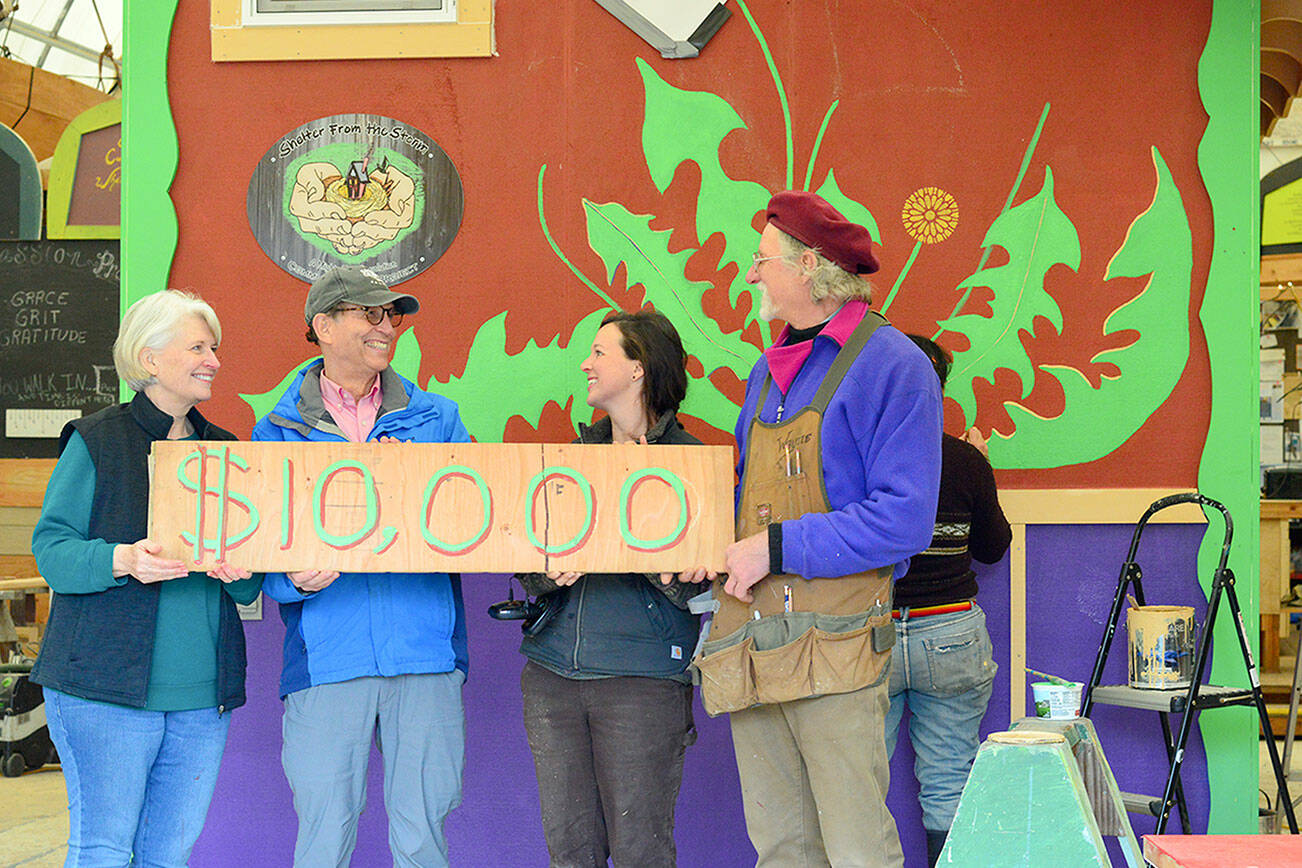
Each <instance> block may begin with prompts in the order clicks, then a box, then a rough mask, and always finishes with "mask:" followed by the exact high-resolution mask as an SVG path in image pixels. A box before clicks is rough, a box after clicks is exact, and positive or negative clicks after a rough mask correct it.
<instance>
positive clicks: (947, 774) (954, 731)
mask: <svg viewBox="0 0 1302 868" xmlns="http://www.w3.org/2000/svg"><path fill="white" fill-rule="evenodd" d="M901 615H902V616H903V617H901V618H899V619H898V620H896V622H895V648H894V649H893V650H892V652H891V686H890V694H891V709H890V711H889V712H888V713H887V715H886V752H887V753H888V754H894V753H895V739H896V737H897V735H898V732H899V728H900V719H901V718H902V717H903V715H904V709H905V707H906V706H907V707H908V709H909V739H910V741H912V742H913V753H914V756H915V760H914V763H913V772H914V774H915V775H916V776H917V778H918V787H919V792H918V800H919V802H921V804H922V825H923V827H924V828H926V829H930V830H932V831H936V832H944V831H947V830H948V829H949V827H950V824H951V823H953V822H954V810H955V808H957V807H958V797H959V795H960V794H961V793H962V792H963V785H964V784H965V783H967V775H968V772H969V771H970V770H971V769H972V760H973V758H975V757H976V752H977V748H978V747H980V745H981V736H980V733H979V731H978V730H979V727H980V726H981V718H983V717H985V713H986V706H987V705H988V704H989V702H990V693H991V690H992V688H993V686H994V680H995V672H996V670H997V669H998V667H997V666H996V664H995V661H994V660H993V659H992V650H993V649H992V648H991V645H990V634H989V633H987V632H986V615H985V612H983V611H981V608H980V607H979V606H977V605H976V604H975V603H974V604H973V605H972V609H971V610H970V611H967V612H953V613H950V614H947V615H927V616H924V617H919V618H909V617H908V609H903V610H901Z"/></svg>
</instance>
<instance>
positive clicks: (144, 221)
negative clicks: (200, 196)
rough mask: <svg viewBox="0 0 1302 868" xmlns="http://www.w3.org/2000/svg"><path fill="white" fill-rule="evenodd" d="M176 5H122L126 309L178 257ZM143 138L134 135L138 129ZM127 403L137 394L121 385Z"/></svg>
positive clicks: (166, 0) (146, 1)
mask: <svg viewBox="0 0 1302 868" xmlns="http://www.w3.org/2000/svg"><path fill="white" fill-rule="evenodd" d="M176 4H177V0H132V2H130V3H124V4H123V8H122V46H123V47H122V54H123V57H126V58H128V60H127V61H126V62H125V63H124V64H123V65H122V158H123V159H122V277H121V283H120V286H121V290H120V292H121V309H122V310H124V311H125V310H126V309H127V307H128V306H129V305H130V304H131V303H132V302H134V301H136V300H138V299H140V298H143V297H144V296H146V295H148V294H149V293H151V292H157V291H158V290H160V289H166V288H167V280H168V274H169V273H170V271H171V269H172V256H173V255H174V254H175V253H176V208H175V207H173V205H172V199H171V196H170V195H169V194H168V189H169V188H170V187H171V186H172V179H173V178H175V177H176V162H177V153H178V147H177V141H176V126H175V125H174V124H173V123H172V109H171V106H170V105H169V104H168V99H167V48H168V45H169V44H170V42H171V39H172V18H173V17H174V16H175V15H176ZM137 131H138V132H139V133H140V134H139V135H135V133H136V132H137ZM120 391H121V394H122V399H123V400H127V399H128V398H129V397H130V395H131V390H130V389H129V388H128V387H127V385H126V384H125V383H124V384H122V386H121V387H120Z"/></svg>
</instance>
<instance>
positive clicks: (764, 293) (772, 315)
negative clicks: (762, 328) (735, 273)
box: [755, 281, 778, 322]
mask: <svg viewBox="0 0 1302 868" xmlns="http://www.w3.org/2000/svg"><path fill="white" fill-rule="evenodd" d="M755 285H756V286H757V287H759V291H760V306H759V318H760V319H762V320H763V321H764V322H773V320H775V319H777V315H778V311H777V308H776V307H775V306H774V304H773V298H772V297H771V296H770V295H769V290H768V287H766V286H765V285H764V283H763V281H761V282H759V283H757V284H755Z"/></svg>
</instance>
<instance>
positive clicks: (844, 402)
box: [736, 302, 941, 579]
mask: <svg viewBox="0 0 1302 868" xmlns="http://www.w3.org/2000/svg"><path fill="white" fill-rule="evenodd" d="M866 310H867V306H866V305H864V304H863V303H862V302H849V303H847V304H845V305H844V306H843V307H842V308H841V310H840V312H839V313H837V314H836V315H835V316H833V317H832V319H831V321H830V322H829V323H828V325H827V326H826V327H825V328H824V329H823V331H822V332H821V333H819V334H818V335H815V336H814V337H813V339H812V340H811V341H810V342H809V343H810V345H811V346H810V347H808V352H809V355H808V356H807V357H806V358H804V360H803V363H801V364H800V366H799V369H798V371H797V372H796V373H795V375H794V378H793V379H792V380H791V381H790V382H789V383H788V387H787V391H786V393H785V394H784V393H783V392H782V391H781V389H780V387H779V384H777V383H775V384H774V386H773V387H772V388H770V389H769V393H768V398H767V400H766V402H765V404H764V407H763V408H762V409H761V410H760V414H759V418H760V420H761V421H763V422H774V421H777V419H778V412H779V407H780V406H781V407H783V414H782V418H783V419H789V418H791V417H792V416H793V415H795V413H796V412H797V411H798V410H799V409H800V408H802V407H805V406H807V405H808V404H809V403H810V401H812V400H813V397H814V393H815V392H816V391H817V390H818V386H819V384H820V383H822V381H823V375H824V374H826V373H827V370H828V368H829V367H831V365H832V360H833V359H835V358H836V354H837V352H838V351H839V350H840V349H841V344H842V342H843V340H844V337H843V336H845V335H848V334H849V332H850V331H851V330H853V328H854V326H855V325H857V324H858V322H859V321H860V320H861V319H863V316H864V313H865V312H866ZM787 331H788V330H784V331H783V333H782V334H781V335H779V336H778V339H777V341H775V342H774V346H773V347H770V348H769V349H768V350H766V351H765V355H764V357H762V358H761V359H760V360H759V362H758V363H756V365H755V367H754V368H753V369H752V370H751V373H750V378H749V379H748V380H747V382H746V399H745V401H744V402H743V403H742V408H741V416H740V418H739V419H738V422H737V431H736V434H737V445H738V446H739V447H740V449H741V459H740V461H739V463H738V465H737V473H738V479H741V478H743V472H744V470H745V466H744V465H745V460H746V447H747V440H748V438H749V434H750V423H751V420H752V419H753V418H754V417H755V405H756V404H757V403H758V402H759V393H760V387H761V386H762V385H763V384H764V379H765V377H767V376H768V373H769V364H770V361H771V360H773V359H775V358H776V356H775V349H777V350H778V351H779V352H781V351H783V350H785V349H786V348H785V347H783V343H784V341H785V339H786V336H787ZM940 435H941V398H940V383H939V381H938V380H937V378H936V372H935V371H934V370H933V369H932V368H931V363H930V362H929V361H928V360H927V357H926V356H925V355H923V353H922V351H921V350H919V349H918V348H917V347H916V346H914V344H913V342H912V341H910V340H909V339H908V338H907V337H905V336H904V335H903V334H901V333H900V332H899V331H897V330H896V329H895V328H893V327H891V326H889V325H883V326H882V327H881V328H879V329H877V331H875V332H873V335H872V337H871V338H869V339H868V343H867V344H866V345H865V346H864V348H863V350H862V351H861V352H860V353H859V356H858V358H856V359H855V362H854V364H853V365H851V367H850V370H849V372H848V373H847V374H846V376H845V379H844V380H842V381H841V385H840V387H839V388H838V389H837V390H836V393H835V394H834V395H833V396H832V400H831V402H830V403H829V404H828V406H827V413H826V414H825V415H824V416H823V424H822V450H821V451H822V459H823V485H824V490H825V491H826V492H827V499H828V503H829V504H830V505H831V507H832V511H831V512H826V513H809V514H807V515H805V516H803V517H801V518H798V519H792V520H788V521H783V522H782V569H783V571H784V572H786V573H791V574H793V575H798V576H806V577H810V576H822V577H827V578H833V577H836V576H845V575H850V574H851V573H857V572H863V571H865V570H871V569H875V568H877V567H884V566H888V565H894V568H895V578H897V579H898V578H899V577H900V576H902V575H904V574H905V573H906V572H907V571H908V568H909V558H911V557H912V556H913V555H915V554H917V553H918V552H920V551H922V550H923V549H925V548H926V547H927V545H928V544H929V543H930V542H931V534H932V529H933V524H934V521H935V518H936V496H937V491H938V490H939V487H940ZM737 494H738V496H740V489H739V490H738V492H737Z"/></svg>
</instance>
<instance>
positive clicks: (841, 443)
mask: <svg viewBox="0 0 1302 868" xmlns="http://www.w3.org/2000/svg"><path fill="white" fill-rule="evenodd" d="M767 221H768V222H767V225H766V226H765V227H764V231H763V233H762V235H761V236H760V241H759V249H758V250H757V252H756V253H755V255H754V263H753V264H752V265H751V267H750V270H749V271H748V272H747V275H746V280H747V281H748V282H749V283H752V284H754V285H756V286H757V287H758V288H759V290H760V293H761V302H760V316H761V318H763V319H765V320H772V319H781V320H783V321H784V322H786V327H785V328H784V329H783V330H782V332H781V333H780V334H779V335H778V338H777V340H776V341H775V342H774V343H773V345H772V346H771V347H769V348H768V349H767V350H765V352H764V355H763V357H762V358H761V359H760V361H759V362H758V363H757V364H756V365H755V368H754V370H752V371H751V374H750V378H749V380H748V381H747V384H746V399H745V402H744V403H743V405H742V410H741V417H740V419H739V420H738V422H737V429H736V434H737V443H738V445H739V446H740V450H741V461H740V463H739V464H738V467H737V470H738V478H739V479H740V482H739V483H738V486H737V491H736V505H737V536H738V542H736V543H734V544H732V545H731V546H729V547H728V550H727V554H726V561H727V568H728V574H727V576H726V579H725V578H724V577H720V578H718V579H716V580H715V587H714V598H715V601H716V602H717V603H718V606H719V608H718V611H717V612H716V613H715V615H714V620H713V623H712V625H711V628H710V637H709V641H707V642H706V643H705V644H704V646H703V647H702V649H701V653H700V655H699V656H698V658H697V660H696V664H697V667H698V669H699V670H700V673H701V695H702V699H703V701H704V703H705V706H706V710H707V711H709V712H710V713H711V714H719V713H721V712H724V711H728V712H731V713H732V736H733V745H734V748H735V750H736V755H737V767H738V770H739V772H740V775H741V786H742V799H743V802H744V806H745V812H746V826H747V830H748V832H749V834H750V839H751V842H752V843H753V844H754V845H755V849H756V851H757V852H758V853H759V861H758V863H757V865H758V866H778V865H782V866H786V865H833V866H868V865H901V864H903V855H902V853H901V850H900V842H899V835H898V834H897V832H896V829H895V823H894V821H893V820H892V818H891V816H890V813H889V812H888V811H887V810H886V804H885V799H886V790H887V784H888V779H889V758H888V756H887V753H886V747H885V734H884V733H885V730H884V719H885V716H886V712H887V709H888V707H889V697H888V695H887V682H886V678H887V675H888V674H889V671H890V667H889V666H888V663H889V660H890V649H891V645H892V644H893V643H894V639H895V628H894V627H893V626H892V623H891V586H892V582H893V580H894V579H895V578H896V577H898V576H902V575H904V573H905V572H906V571H907V569H908V565H909V558H910V557H912V556H913V555H915V554H917V553H918V552H920V551H922V550H923V549H925V548H926V547H927V545H928V544H929V543H930V541H931V534H932V525H933V520H934V518H935V515H936V493H937V488H938V486H939V481H940V440H941V437H940V434H941V403H940V394H939V390H938V388H937V384H936V375H935V374H934V373H933V372H932V369H931V365H930V363H929V362H928V360H927V358H926V356H925V355H923V353H922V352H921V351H920V350H919V349H918V348H917V347H916V346H914V344H913V343H912V341H910V340H909V339H908V338H907V337H905V336H904V335H903V334H901V333H900V332H898V331H897V330H896V329H894V328H893V327H891V326H890V325H889V324H887V323H886V321H885V320H884V319H883V318H882V317H881V316H879V315H878V314H876V313H874V312H873V311H871V310H869V302H870V301H871V297H872V284H870V283H869V282H868V281H867V279H866V278H865V277H864V275H867V274H871V273H872V272H874V271H876V270H877V268H878V264H877V259H876V257H875V256H874V255H873V251H872V240H871V238H870V236H869V233H868V230H867V229H865V228H864V227H863V226H860V225H858V224H855V223H851V222H850V221H849V220H847V219H846V218H845V217H844V216H843V215H842V214H841V213H840V212H838V211H837V210H836V209H835V208H833V207H832V206H831V205H830V204H828V202H827V201H826V200H824V199H823V198H822V197H820V196H817V195H815V194H813V193H807V192H798V191H788V192H783V193H778V194H777V195H775V196H774V197H773V198H772V200H770V202H769V206H768V211H767Z"/></svg>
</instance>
